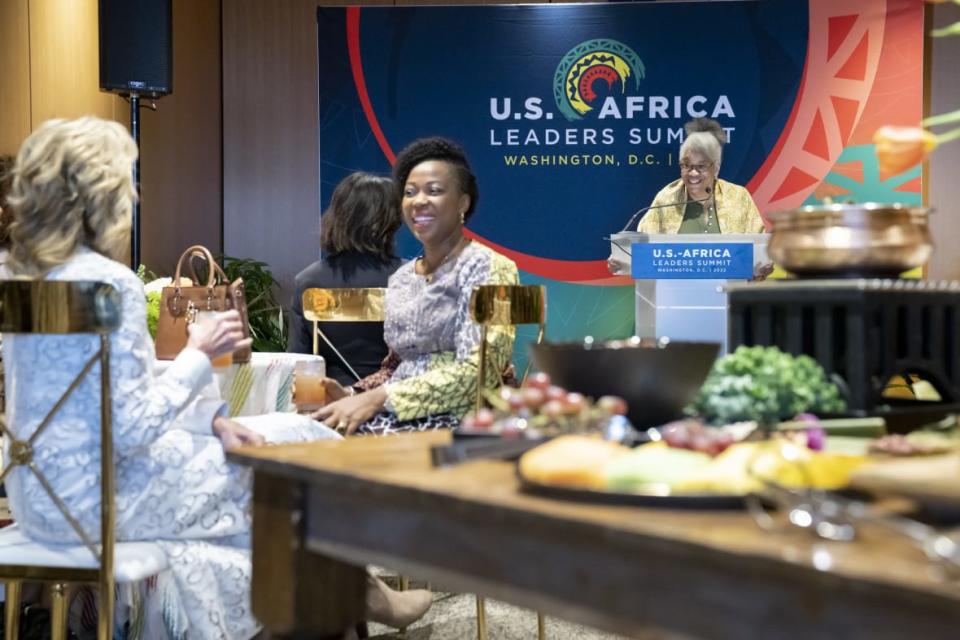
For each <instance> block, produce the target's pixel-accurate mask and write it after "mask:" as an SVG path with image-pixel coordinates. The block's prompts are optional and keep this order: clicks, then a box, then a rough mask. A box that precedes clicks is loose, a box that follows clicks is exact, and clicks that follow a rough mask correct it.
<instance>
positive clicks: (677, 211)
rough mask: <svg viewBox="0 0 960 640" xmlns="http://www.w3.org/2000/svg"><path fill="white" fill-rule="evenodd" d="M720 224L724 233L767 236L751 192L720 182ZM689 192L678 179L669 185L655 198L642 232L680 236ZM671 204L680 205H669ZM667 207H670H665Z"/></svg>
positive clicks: (717, 194)
mask: <svg viewBox="0 0 960 640" xmlns="http://www.w3.org/2000/svg"><path fill="white" fill-rule="evenodd" d="M715 189H716V200H717V221H718V222H719V224H720V232H721V233H763V232H764V231H765V227H764V225H763V219H762V218H761V217H760V211H759V210H758V209H757V205H756V204H755V203H754V202H753V198H752V197H751V196H750V192H749V191H747V190H746V189H745V188H743V187H741V186H740V185H736V184H733V183H732V182H727V181H726V180H720V179H717V183H716V187H715ZM686 201H687V189H686V188H685V187H684V186H683V180H681V179H677V180H674V181H673V182H671V183H670V184H668V185H667V186H665V187H664V188H663V189H661V190H660V193H658V194H657V197H656V198H654V199H653V204H651V205H650V206H651V209H650V211H648V212H647V213H646V214H645V215H644V216H643V218H642V219H641V220H640V224H639V225H638V226H637V231H639V232H641V233H677V231H679V229H680V223H682V222H683V213H684V209H685V208H686V207H685V205H684V203H686ZM671 203H676V204H674V205H673V206H669V205H670V204H671ZM663 205H666V206H663Z"/></svg>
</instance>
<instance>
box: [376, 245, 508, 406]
mask: <svg viewBox="0 0 960 640" xmlns="http://www.w3.org/2000/svg"><path fill="white" fill-rule="evenodd" d="M415 262H416V261H410V262H408V263H407V264H405V265H403V266H402V267H400V268H399V269H398V270H397V271H396V272H395V273H394V274H393V275H392V276H391V277H390V283H389V285H388V287H387V293H386V318H385V321H384V326H383V333H384V339H385V340H386V343H387V346H388V347H389V348H390V350H391V352H392V353H394V354H396V355H397V356H399V359H400V362H399V365H398V366H397V367H396V369H395V370H394V371H393V373H392V375H391V376H390V378H389V380H388V381H387V383H386V386H385V389H386V392H387V403H386V406H385V408H386V409H387V410H388V411H392V412H394V413H396V415H397V418H398V419H399V420H412V419H414V418H420V417H423V416H427V415H431V414H437V413H452V414H454V415H457V416H462V415H464V414H466V413H467V412H468V411H469V410H470V409H471V408H472V407H473V403H474V400H475V398H476V389H477V386H476V385H477V367H478V364H479V361H480V357H479V345H480V327H479V325H477V324H476V323H475V322H474V321H473V320H472V319H471V318H470V294H471V292H472V291H473V287H475V286H477V285H481V284H517V283H518V282H519V277H518V273H517V266H516V265H515V264H514V263H513V261H512V260H510V259H509V258H506V257H504V256H502V255H500V254H499V253H496V252H495V251H493V250H491V249H489V248H488V247H485V246H483V245H481V244H480V243H478V242H472V243H470V244H469V245H468V246H467V247H466V248H465V249H464V250H463V251H462V252H461V253H460V255H459V256H458V257H457V259H456V260H455V261H453V262H451V263H448V264H445V265H443V266H441V267H440V268H439V269H438V270H437V271H436V273H434V274H433V277H432V278H431V279H430V281H429V282H428V281H427V278H425V277H424V276H421V275H418V274H417V273H416V271H415V269H414V267H415ZM514 335H515V330H514V328H513V327H512V326H503V327H493V326H492V327H489V329H488V331H487V341H488V349H487V358H488V359H487V368H486V374H487V375H486V377H487V380H486V381H485V383H486V386H487V387H496V386H499V384H500V373H501V372H502V371H503V370H504V369H505V368H506V366H507V365H508V364H509V362H510V359H511V357H512V355H513V339H514Z"/></svg>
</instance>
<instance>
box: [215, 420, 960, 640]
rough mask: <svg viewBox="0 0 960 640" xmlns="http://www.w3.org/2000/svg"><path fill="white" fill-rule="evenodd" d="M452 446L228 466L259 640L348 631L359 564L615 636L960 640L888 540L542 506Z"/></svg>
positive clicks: (265, 457) (420, 437) (504, 473)
mask: <svg viewBox="0 0 960 640" xmlns="http://www.w3.org/2000/svg"><path fill="white" fill-rule="evenodd" d="M448 438H449V434H447V433H428V434H414V435H404V436H391V437H387V438H349V439H347V440H345V441H342V442H318V443H311V444H306V445H291V446H277V447H265V448H256V449H253V448H248V449H242V450H237V451H235V452H233V453H231V454H230V455H229V457H230V459H231V460H232V461H234V462H237V463H241V464H245V465H249V466H251V467H252V468H253V469H254V472H255V481H254V531H253V563H254V568H253V581H254V585H253V606H254V612H255V614H256V615H257V616H258V617H259V618H260V619H261V620H262V621H263V622H264V624H265V625H266V626H267V627H268V628H269V629H271V630H273V631H276V632H281V633H284V632H290V631H292V630H295V629H297V630H310V631H313V632H330V631H333V630H338V629H343V628H346V627H348V626H350V624H351V623H352V622H354V621H356V620H358V619H360V618H361V617H362V615H363V589H364V570H363V569H362V568H361V567H363V566H364V565H365V564H368V563H369V564H376V565H379V566H384V567H389V568H391V569H395V570H398V571H400V572H402V573H403V574H404V575H409V576H411V577H414V578H417V579H422V580H429V581H431V582H433V583H435V584H440V585H443V586H444V587H445V588H448V589H453V590H457V591H461V592H465V593H479V594H481V595H484V596H489V597H494V598H498V599H502V600H504V601H507V602H511V603H514V604H517V605H520V606H524V607H529V608H531V609H534V610H537V611H541V612H543V613H547V614H552V615H556V616H558V617H561V618H564V619H567V620H571V621H574V622H579V623H583V624H587V625H590V626H594V627H597V628H600V629H605V630H608V631H612V632H616V633H621V634H624V635H634V634H638V633H641V632H644V631H649V630H650V629H651V628H660V629H668V630H672V631H675V632H679V633H684V634H690V635H693V636H699V637H708V638H737V639H741V638H764V639H768V638H780V637H789V638H818V639H820V638H840V637H842V638H855V637H861V638H871V639H873V638H907V637H911V638H940V637H944V638H947V637H953V638H956V637H960V586H958V585H957V584H955V583H948V582H945V581H943V580H942V579H941V578H940V577H939V576H938V575H937V572H936V571H935V570H934V568H933V567H932V566H931V565H930V563H928V562H927V560H926V559H925V557H924V556H923V554H922V553H921V552H920V551H918V550H916V549H915V548H914V547H912V546H910V545H908V544H906V543H905V542H903V541H902V540H901V539H899V538H894V537H891V535H890V534H887V533H886V532H884V531H881V530H874V529H870V528H866V529H864V530H863V532H862V536H861V537H860V539H858V540H857V541H856V542H854V543H832V542H824V541H820V540H816V539H814V538H813V537H811V536H810V535H809V534H807V533H805V532H802V531H799V530H797V531H794V532H785V533H777V534H771V533H767V532H764V531H762V530H761V529H759V528H758V527H757V526H756V525H755V524H754V523H753V521H752V520H751V519H750V517H749V515H748V514H746V513H744V512H739V511H714V512H708V511H692V510H691V511H684V510H668V509H652V508H639V507H621V506H602V505H589V504H579V503H572V502H564V501H556V500H551V499H546V498H540V497H536V496H531V495H526V494H523V493H520V492H519V491H518V486H517V485H518V483H517V479H516V477H515V475H514V468H513V465H512V464H509V463H504V462H495V461H478V462H471V463H466V464H461V465H458V466H454V467H449V468H440V469H437V468H433V467H432V466H431V464H430V456H429V448H430V445H432V444H438V443H442V442H445V441H447V440H448ZM531 624H532V625H533V623H531ZM532 634H533V632H532V631H531V637H532Z"/></svg>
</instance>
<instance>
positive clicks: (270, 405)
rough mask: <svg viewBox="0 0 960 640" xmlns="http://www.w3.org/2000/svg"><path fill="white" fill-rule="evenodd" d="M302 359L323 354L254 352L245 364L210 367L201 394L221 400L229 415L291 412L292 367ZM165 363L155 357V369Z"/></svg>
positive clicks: (292, 407) (163, 367) (158, 370)
mask: <svg viewBox="0 0 960 640" xmlns="http://www.w3.org/2000/svg"><path fill="white" fill-rule="evenodd" d="M303 360H321V361H322V360H323V357H322V356H314V355H307V354H303V353H254V354H253V357H252V358H251V359H250V362H248V363H244V364H233V365H230V366H229V367H226V368H223V369H214V370H213V377H214V382H213V384H210V385H209V386H208V387H206V388H205V389H204V390H203V391H202V392H201V395H202V396H203V397H206V398H219V399H221V400H224V401H225V402H226V403H227V405H228V408H229V410H228V414H229V415H230V416H231V417H234V416H255V415H260V414H264V413H272V412H274V411H295V410H296V408H295V407H294V405H293V394H292V389H293V368H294V366H296V363H297V362H299V361H303ZM169 365H170V362H169V361H168V360H158V361H157V365H156V371H157V372H158V373H159V372H162V371H163V370H164V369H166V367H168V366H169Z"/></svg>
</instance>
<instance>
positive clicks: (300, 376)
mask: <svg viewBox="0 0 960 640" xmlns="http://www.w3.org/2000/svg"><path fill="white" fill-rule="evenodd" d="M325 369H326V368H325V367H324V363H323V361H322V360H301V361H300V362H298V363H297V364H296V366H295V367H294V369H293V384H294V386H295V387H296V391H295V393H294V396H293V402H294V404H296V405H297V411H300V412H309V411H316V410H317V409H319V408H320V407H322V406H323V405H325V404H326V403H327V389H326V387H324V386H323V379H324V376H325V374H326V371H325Z"/></svg>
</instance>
